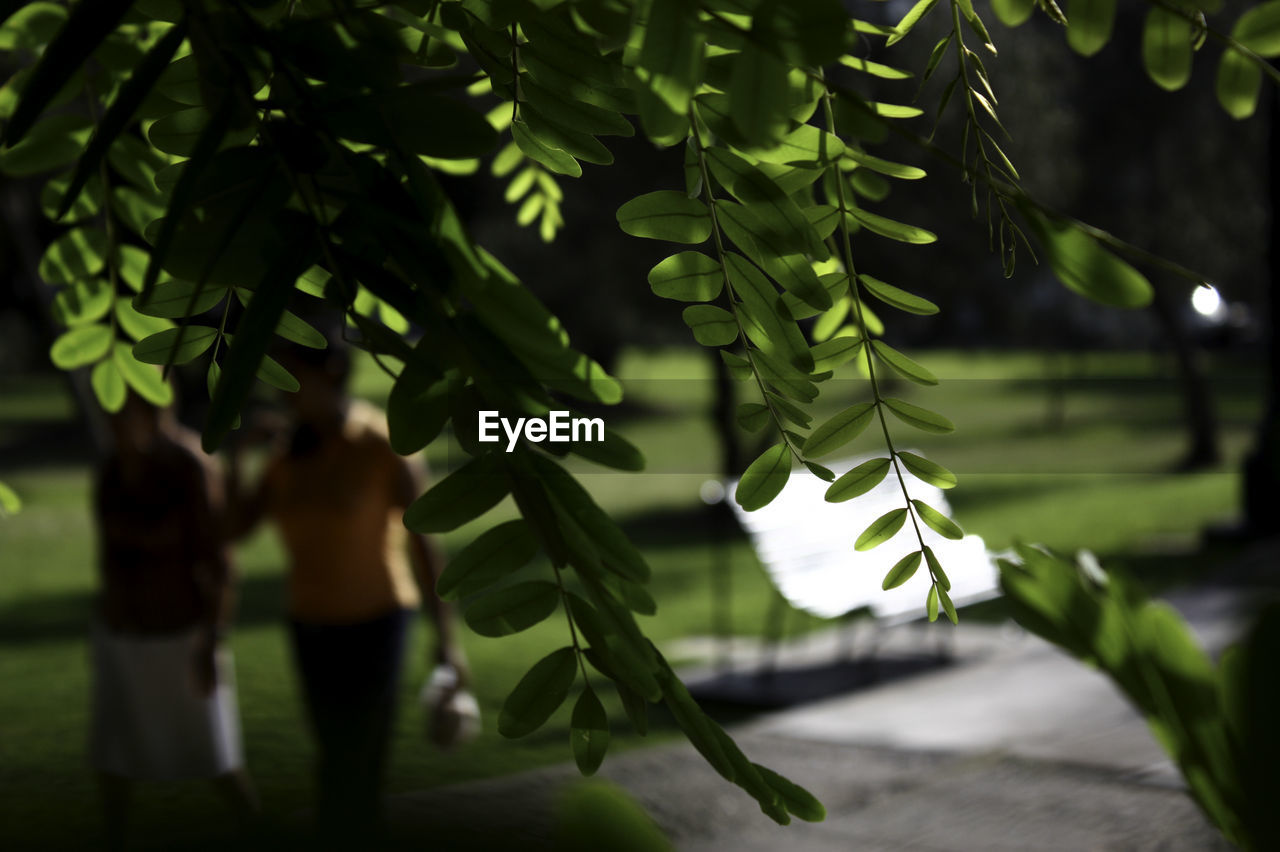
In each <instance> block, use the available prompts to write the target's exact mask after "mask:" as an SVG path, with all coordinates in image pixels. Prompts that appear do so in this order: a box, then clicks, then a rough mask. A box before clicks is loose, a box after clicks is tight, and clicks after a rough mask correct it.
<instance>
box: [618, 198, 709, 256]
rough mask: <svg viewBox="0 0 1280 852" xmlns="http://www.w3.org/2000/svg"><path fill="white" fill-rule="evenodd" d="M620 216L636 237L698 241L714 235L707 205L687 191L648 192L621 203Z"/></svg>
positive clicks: (622, 223)
mask: <svg viewBox="0 0 1280 852" xmlns="http://www.w3.org/2000/svg"><path fill="white" fill-rule="evenodd" d="M617 218H618V225H619V226H620V227H621V228H622V230H623V231H625V232H626V233H628V234H630V235H631V236H633V237H646V238H648V239H651V240H668V241H670V242H674V243H689V244H695V243H701V242H703V241H705V240H706V239H707V237H709V236H711V215H710V214H709V213H708V212H707V205H705V204H703V203H702V202H701V201H699V200H698V199H696V198H690V197H689V196H687V195H685V194H684V193H683V192H674V191H672V190H659V191H657V192H648V193H645V194H644V195H641V196H638V197H636V198H633V199H631V200H630V201H628V202H627V203H626V204H623V205H622V206H621V207H619V208H618V213H617Z"/></svg>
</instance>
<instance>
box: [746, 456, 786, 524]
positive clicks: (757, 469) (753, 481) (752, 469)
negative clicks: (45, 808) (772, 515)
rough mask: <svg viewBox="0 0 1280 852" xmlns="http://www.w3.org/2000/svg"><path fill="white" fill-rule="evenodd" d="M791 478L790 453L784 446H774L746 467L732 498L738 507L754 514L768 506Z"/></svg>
mask: <svg viewBox="0 0 1280 852" xmlns="http://www.w3.org/2000/svg"><path fill="white" fill-rule="evenodd" d="M790 476H791V451H790V450H789V449H788V448H787V445H786V444H774V445H773V446H772V447H770V448H769V449H767V450H765V451H764V452H763V453H761V454H760V456H759V458H757V459H756V460H755V461H753V462H752V463H751V464H750V465H748V467H747V469H746V472H744V473H743V474H742V479H741V480H740V481H739V482H738V488H737V491H736V492H735V493H734V495H733V497H734V499H735V500H737V501H738V505H739V506H741V507H742V508H743V509H744V510H746V511H748V512H754V511H755V510H756V509H760V508H762V507H764V506H767V505H769V503H770V502H772V501H773V498H774V497H777V496H778V495H779V494H780V493H781V492H782V489H783V488H784V487H785V486H786V484H787V479H788V478H790Z"/></svg>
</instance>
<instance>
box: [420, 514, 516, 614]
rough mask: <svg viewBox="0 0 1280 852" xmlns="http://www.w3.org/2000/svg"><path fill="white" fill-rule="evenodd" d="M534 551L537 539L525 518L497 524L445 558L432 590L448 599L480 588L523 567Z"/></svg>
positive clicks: (480, 589)
mask: <svg viewBox="0 0 1280 852" xmlns="http://www.w3.org/2000/svg"><path fill="white" fill-rule="evenodd" d="M537 552H538V539H537V537H536V536H535V535H534V534H533V530H532V529H530V528H529V524H528V523H527V522H526V521H524V520H522V519H517V520H514V521H507V522H506V523H502V524H498V525H497V526H496V527H494V528H493V529H491V530H489V531H487V532H485V533H483V534H482V535H480V536H477V537H476V538H475V539H474V540H472V542H471V543H470V544H468V545H467V546H466V547H464V548H463V549H462V551H461V552H460V553H458V554H457V555H456V556H454V557H453V558H452V559H450V560H449V564H448V565H446V566H445V569H444V571H442V572H441V573H440V577H439V579H437V580H436V594H438V595H439V596H440V597H441V598H442V599H444V600H447V601H448V600H457V599H458V598H462V597H466V596H467V595H471V594H475V593H476V592H481V591H484V590H485V589H487V588H489V587H490V586H492V585H493V584H495V583H497V582H499V581H500V580H503V579H505V578H506V577H507V576H508V575H510V574H512V573H514V572H515V571H517V570H519V569H520V568H523V567H524V566H525V565H526V564H528V562H529V560H530V559H532V558H533V557H534V554H536V553H537Z"/></svg>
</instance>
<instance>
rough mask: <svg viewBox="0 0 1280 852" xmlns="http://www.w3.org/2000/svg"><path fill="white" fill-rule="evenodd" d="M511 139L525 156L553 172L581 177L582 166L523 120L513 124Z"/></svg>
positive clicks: (517, 120)
mask: <svg viewBox="0 0 1280 852" xmlns="http://www.w3.org/2000/svg"><path fill="white" fill-rule="evenodd" d="M511 137H512V138H513V139H515V142H516V145H517V146H519V148H520V150H521V151H523V152H524V153H525V156H527V157H529V158H531V159H533V160H537V161H538V162H539V163H541V164H542V165H544V166H546V167H547V168H548V169H550V170H551V171H553V172H555V173H556V174H560V175H568V176H569V177H581V176H582V166H580V165H578V161H577V160H575V159H574V158H573V157H572V156H570V155H569V153H568V152H566V151H565V150H564V149H562V148H557V147H555V146H553V145H550V144H548V143H547V142H546V141H544V140H543V139H542V138H541V137H539V136H538V135H537V134H535V133H534V132H533V131H531V130H530V129H529V125H528V124H526V123H525V122H524V120H523V119H519V118H517V119H516V120H515V121H514V122H512V124H511Z"/></svg>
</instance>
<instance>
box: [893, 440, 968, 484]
mask: <svg viewBox="0 0 1280 852" xmlns="http://www.w3.org/2000/svg"><path fill="white" fill-rule="evenodd" d="M898 461H900V462H902V464H903V466H904V467H905V468H906V469H907V470H909V471H911V473H913V474H914V475H915V476H916V478H918V479H920V480H921V481H923V482H927V483H929V484H930V485H933V486H936V487H938V488H943V489H946V488H955V487H956V475H955V474H954V473H952V472H951V471H949V470H947V469H946V468H945V467H943V466H942V465H940V464H938V463H937V462H935V461H930V460H929V459H927V458H925V457H924V456H918V455H916V454H915V453H909V452H907V451H906V450H899V451H898Z"/></svg>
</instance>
